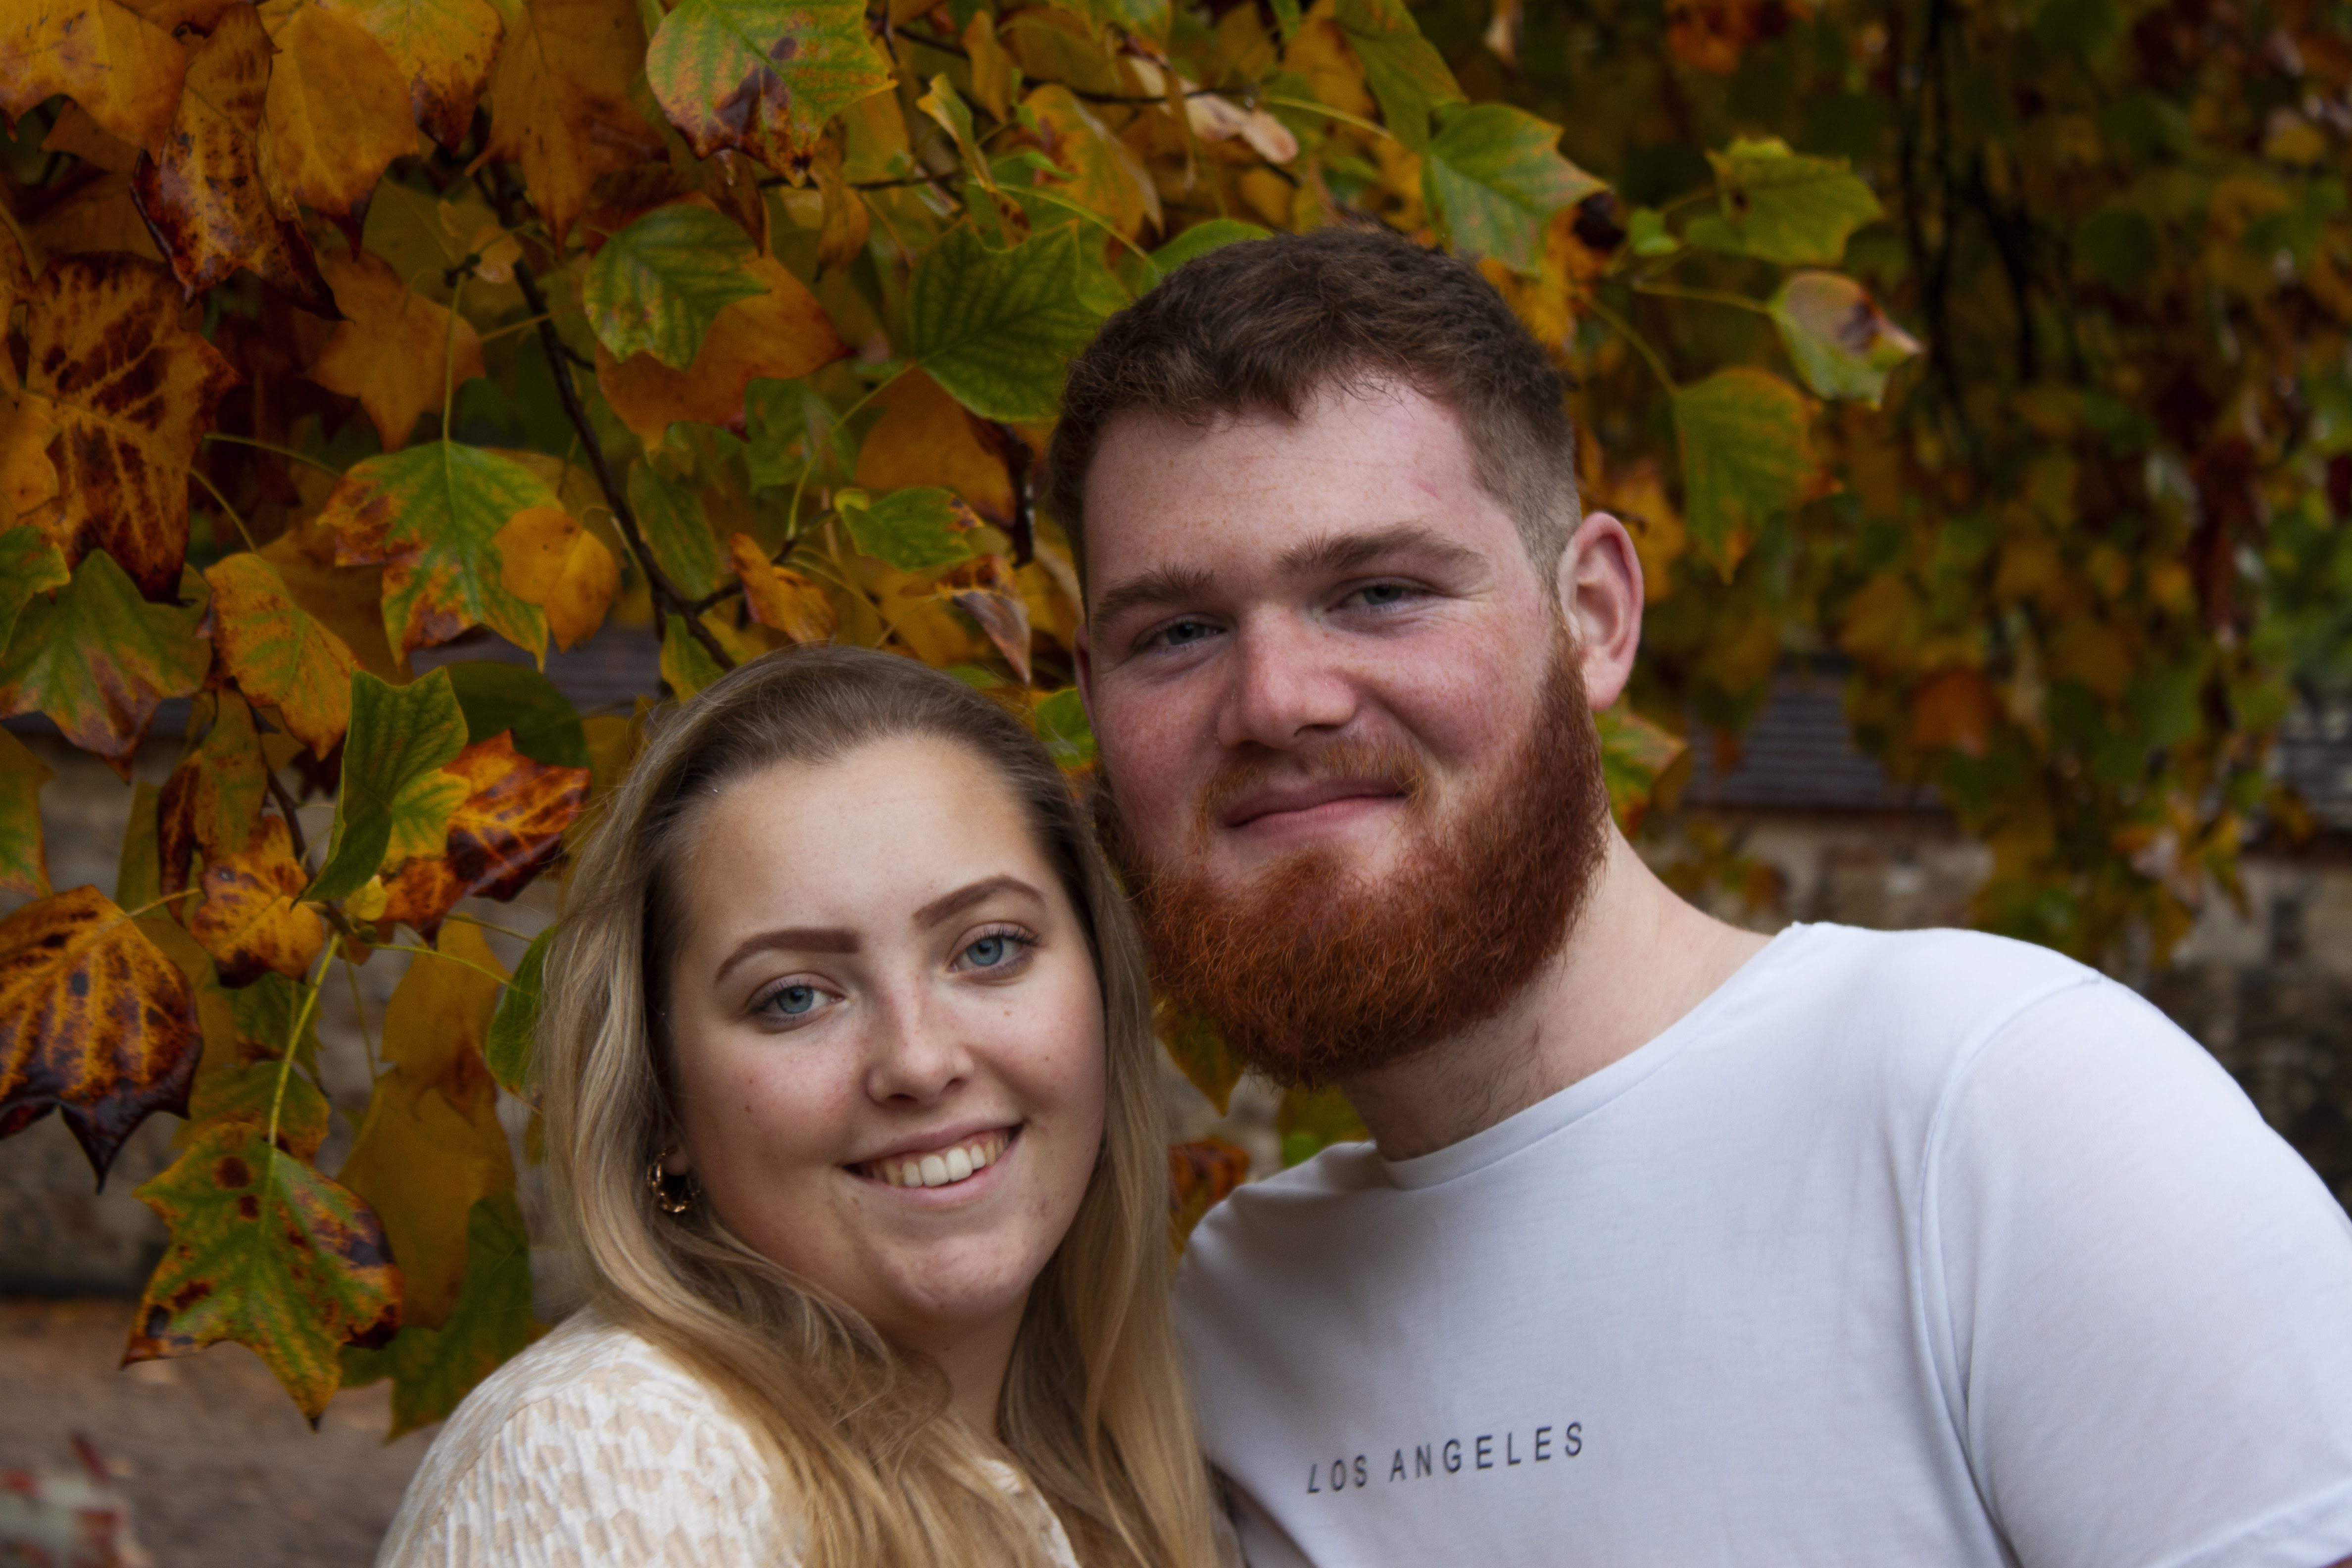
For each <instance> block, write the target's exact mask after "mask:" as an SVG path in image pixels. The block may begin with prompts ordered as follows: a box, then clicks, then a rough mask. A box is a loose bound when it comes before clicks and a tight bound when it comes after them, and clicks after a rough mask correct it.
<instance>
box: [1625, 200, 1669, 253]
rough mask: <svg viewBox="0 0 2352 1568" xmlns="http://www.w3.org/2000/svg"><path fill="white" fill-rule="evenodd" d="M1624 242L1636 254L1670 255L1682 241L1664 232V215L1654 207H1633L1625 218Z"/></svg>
mask: <svg viewBox="0 0 2352 1568" xmlns="http://www.w3.org/2000/svg"><path fill="white" fill-rule="evenodd" d="M1625 244H1626V246H1627V247H1629V248H1630V249H1632V251H1633V254H1634V255H1636V256H1672V255H1673V254H1674V253H1675V251H1677V250H1680V249H1681V248H1682V241H1681V240H1678V239H1676V238H1675V237H1674V236H1673V235H1671V234H1669V233H1667V232H1666V219H1665V215H1664V213H1661V212H1659V211H1658V209H1657V208H1655V207H1635V208H1634V209H1633V212H1632V213H1631V214H1630V215H1628V216H1627V217H1626V219H1625Z"/></svg>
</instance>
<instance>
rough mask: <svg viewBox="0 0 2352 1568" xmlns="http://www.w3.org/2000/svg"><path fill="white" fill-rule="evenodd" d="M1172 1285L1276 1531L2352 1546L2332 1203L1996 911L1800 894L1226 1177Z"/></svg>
mask: <svg viewBox="0 0 2352 1568" xmlns="http://www.w3.org/2000/svg"><path fill="white" fill-rule="evenodd" d="M1177 1304H1178V1313H1179V1323H1180V1326H1181V1330H1182V1332H1183V1336H1184V1340H1185V1343H1186V1347H1187V1350H1188V1352H1189V1353H1190V1355H1191V1358H1192V1367H1193V1371H1194V1375H1195V1378H1196V1381H1197V1384H1198V1387H1199V1394H1200V1405H1201V1415H1202V1431H1203V1434H1204V1438H1205V1442H1206V1446H1207V1448H1208V1452H1209V1456H1210V1458H1211V1459H1212V1460H1213V1463H1214V1464H1215V1465H1216V1467H1217V1468H1218V1469H1219V1470H1220V1471H1221V1472H1222V1473H1223V1477H1224V1478H1225V1479H1226V1482H1227V1484H1228V1486H1229V1488H1230V1489H1231V1491H1232V1494H1233V1499H1234V1507H1235V1510H1236V1512H1237V1515H1238V1522H1239V1525H1240V1528H1241V1535H1242V1545H1243V1549H1244V1552H1246V1553H1247V1555H1248V1558H1249V1561H1250V1563H1251V1564H1252V1565H1253V1568H1295V1565H1297V1564H1304V1563H1312V1564H1316V1565H1318V1568H1422V1565H1425V1564H1463V1565H1466V1568H1506V1565H1509V1564H1519V1563H1528V1564H1537V1563H1540V1564H1545V1565H1548V1568H1549V1565H1554V1564H1559V1565H1566V1564H1591V1565H1593V1568H1641V1565H1643V1564H1656V1565H1658V1568H1710V1565H1714V1564H1738V1565H1740V1568H1750V1565H1756V1564H1784V1563H1785V1564H1791V1565H1800V1568H1830V1565H1832V1564H1845V1563H1851V1564H1857V1565H1864V1564H1866V1565H1868V1568H1898V1565H1899V1568H1911V1565H1915V1564H1919V1565H1937V1568H1942V1565H1965V1568H2007V1565H2010V1564H2021V1565H2023V1568H2158V1565H2163V1568H2224V1565H2227V1568H2257V1565H2260V1568H2323V1565H2325V1564H2330V1563H2335V1562H2336V1560H2337V1559H2338V1558H2342V1557H2345V1556H2346V1555H2347V1554H2352V1224H2347V1220H2346V1216H2345V1214H2344V1211H2343V1210H2342V1209H2341V1208H2340V1207H2338V1206H2337V1205H2336V1201H2335V1200H2334V1198H2332V1197H2331V1196H2330V1195H2329V1194H2328V1193H2327V1191H2326V1188H2325V1187H2324V1186H2323V1185H2322V1184H2320V1182H2319V1181H2318V1179H2317V1178H2316V1177H2315V1175H2314V1174H2313V1173H2312V1172H2311V1170H2310V1168H2309V1167H2308V1166H2306V1165H2305V1164H2304V1163H2303V1162H2302V1161H2301V1160H2299V1159H2298V1158H2296V1156H2295V1154H2294V1151H2293V1150H2291V1149H2289V1148H2288V1147H2287V1145H2286V1144H2285V1143H2284V1142H2281V1141H2280V1139H2279V1138H2278V1137H2277V1136H2275V1135H2274V1134H2273V1132H2272V1131H2270V1130H2269V1129H2268V1128H2267V1127H2266V1126H2264V1125H2263V1121H2262V1119H2261V1117H2260V1116H2259V1115H2258V1114H2257V1113H2256V1112H2255V1110H2254V1109H2253V1107H2252V1105H2251V1104H2250V1103H2249V1102H2248V1101H2247V1100H2246V1098H2245V1096H2244V1095H2242V1093H2240V1092H2239V1090H2238V1089H2237V1088H2236V1086H2235V1085H2234V1084H2232V1083H2231V1080H2230V1079H2229V1077H2228V1075H2227V1074H2226V1073H2224V1072H2223V1071H2222V1070H2221V1068H2220V1067H2219V1066H2218V1065H2217V1064H2216V1063H2215V1062H2214V1061H2213V1059H2212V1058H2210V1056H2208V1055H2207V1054H2206V1053H2205V1051H2204V1050H2203V1049H2202V1048H2200V1047H2199V1046H2198V1045H2197V1044H2196V1042H2194V1041H2193V1040H2191V1039H2189V1037H2187V1036H2185V1035H2183V1034H2182V1033H2181V1032H2180V1031H2179V1029H2177V1028H2175V1027H2174V1026H2172V1025H2171V1024H2170V1023H2168V1021H2167V1020H2166V1019H2165V1018H2164V1017H2163V1016H2162V1015H2161V1014H2159V1013H2158V1012H2157V1011H2156V1010H2155V1009H2154V1008H2152V1007H2150V1006H2148V1005H2147V1004H2146V1003H2144V1002H2142V1001H2141V1000H2140V999H2139V998H2138V997H2137V996H2136V995H2134V994H2132V993H2131V992H2130V991H2129V990H2127V989H2126V988H2125V987H2123V986H2120V985H2117V984H2113V983H2112V982H2110V981H2107V980H2105V979H2104V978H2102V977H2101V976H2100V975H2098V974H2096V973H2093V972H2092V971H2090V970H2087V969H2084V968H2083V967H2081V966H2080V965H2078V964H2075V963H2070V962H2069V961H2067V960H2065V959H2063V958H2061V957H2058V956H2056V955H2054V954H2052V953H2049V952H2043V951H2042V950H2040V949H2038V948H2033V947H2029V946H2026V945H2023V944H2021V943H2017V942H2004V941H2001V940H2000V939H1998V938H1993V937H1986V936H1979V935H1974V934H1970V933H1966V932H1959V931H1924V932H1914V933H1907V934H1901V935H1893V934H1882V933H1876V932H1870V931H1856V930H1852V929H1849V928H1844V927H1837V926H1800V927H1796V928H1793V929H1791V930H1790V931H1785V932H1783V933H1782V934H1781V935H1780V937H1779V938H1777V939H1776V940H1775V941H1774V942H1772V943H1771V945H1770V946H1769V947H1768V948H1767V949H1765V951H1764V952H1761V953H1760V954H1759V955H1758V956H1757V957H1756V958H1755V959H1753V960H1752V961H1750V962H1749V963H1748V965H1747V966H1746V967H1745V968H1743V969H1742V970H1740V971H1739V973H1737V974H1736V975H1734V976H1733V977H1732V978H1731V979H1730V980H1729V981H1728V982H1727V983H1726V984H1724V985H1723V986H1722V987H1721V988H1720V989H1719V990H1717V992H1716V993H1715V994H1713V995H1712V996H1710V997H1708V998H1707V999H1706V1001H1705V1002H1704V1003H1702V1004H1701V1005H1699V1006H1698V1007H1697V1008H1696V1009H1695V1010H1694V1011H1693V1012H1692V1013H1691V1014H1690V1015H1689V1016H1686V1017H1685V1018H1683V1019H1682V1020H1681V1021H1680V1022H1679V1023H1677V1024H1675V1026H1673V1027H1672V1028H1670V1029H1668V1030H1667V1031H1666V1032H1665V1033H1664V1034H1663V1035H1660V1036H1659V1037H1657V1038H1655V1039H1654V1040H1652V1041H1651V1042H1649V1043H1648V1044H1647V1045H1645V1046H1643V1047H1641V1048H1640V1049H1639V1050H1636V1051H1634V1052H1633V1054H1632V1055H1630V1056H1628V1057H1626V1058H1623V1059H1622V1060H1621V1061H1618V1062H1616V1063H1614V1064H1612V1066H1610V1067H1608V1068H1604V1069H1603V1070H1601V1072H1598V1073H1595V1074H1593V1075H1592V1076H1591V1077H1590V1078H1588V1079H1584V1080H1582V1081H1581V1082H1579V1083H1577V1084H1574V1085H1572V1086H1570V1088H1568V1089H1564V1090H1562V1091H1561V1092H1560V1093H1559V1094H1557V1095H1554V1096H1552V1097H1551V1098H1550V1099H1549V1100H1544V1101H1542V1102H1541V1103H1539V1104H1537V1105H1535V1106H1532V1107H1530V1108H1528V1110H1524V1111H1521V1112H1520V1113H1519V1114H1517V1115H1516V1116H1513V1117H1511V1118H1510V1119H1509V1120H1507V1121H1503V1122H1501V1123H1499V1124H1497V1125H1496V1126H1494V1127H1491V1128H1488V1129H1487V1130H1486V1131H1483V1132H1479V1133H1477V1134H1475V1135H1474V1136H1472V1137H1470V1138H1467V1139H1465V1140H1463V1141H1462V1142H1459V1143H1455V1144H1454V1145H1452V1146H1451V1147H1448V1148H1445V1149H1442V1150H1439V1151H1438V1152H1435V1153H1433V1154H1428V1155H1424V1156H1423V1157H1421V1158H1419V1159H1413V1160H1404V1161H1394V1162H1391V1161H1384V1160H1382V1159H1381V1157H1380V1156H1379V1154H1378V1153H1377V1152H1375V1151H1374V1150H1373V1148H1372V1147H1371V1146H1370V1144H1363V1143H1355V1144H1344V1145H1339V1146H1336V1147H1334V1148H1331V1149H1328V1150H1326V1151H1324V1152H1322V1153H1321V1154H1319V1155H1318V1156H1317V1157H1316V1158H1315V1159H1313V1160H1311V1161H1309V1162H1307V1163H1306V1164H1304V1165H1301V1166H1299V1167H1298V1168H1297V1169H1296V1170H1294V1171H1290V1172H1288V1173H1285V1174H1283V1175H1281V1176H1278V1177H1276V1178H1275V1179H1273V1180H1271V1181H1267V1182H1264V1183H1261V1184H1255V1185H1253V1186H1249V1187H1245V1188H1244V1189H1242V1190H1241V1191H1240V1192H1237V1193H1235V1194H1234V1195H1233V1196H1232V1197H1231V1198H1229V1199H1227V1200H1226V1201H1225V1203H1224V1204H1223V1205H1221V1206H1220V1207H1219V1208H1218V1209H1217V1210H1216V1211H1214V1212H1213V1213H1212V1214H1211V1215H1209V1217H1208V1218H1207V1219H1206V1220H1205V1221H1204V1222H1203V1223H1202V1226H1200V1228H1199V1229H1198V1230H1197V1231H1196V1232H1195V1233H1194V1236H1193V1239H1192V1244H1191V1246H1190V1247H1189V1248H1188V1250H1187V1253H1186V1257H1185V1261H1184V1266H1183V1268H1182V1272H1181V1280H1180V1283H1179V1286H1178V1295H1177Z"/></svg>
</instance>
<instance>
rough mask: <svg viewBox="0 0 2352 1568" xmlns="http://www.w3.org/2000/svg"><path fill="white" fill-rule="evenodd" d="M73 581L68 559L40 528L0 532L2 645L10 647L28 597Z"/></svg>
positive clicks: (0, 632)
mask: <svg viewBox="0 0 2352 1568" xmlns="http://www.w3.org/2000/svg"><path fill="white" fill-rule="evenodd" d="M72 580H73V574H72V573H70V572H68V571H67V570H66V558H65V557H64V556H63V555H62V554H60V553H58V547H57V546H56V545H55V544H53V543H51V542H49V536H48V535H47V534H46V533H43V532H42V531H40V530H39V529H37V528H34V527H31V526H29V525H27V526H25V527H21V528H12V529H10V530H8V531H7V532H5V533H0V648H5V647H7V646H8V639H9V636H10V634H11V633H13V632H14V631H15V630H16V616H18V615H19V614H20V613H22V611H23V610H24V608H25V602H26V600H27V599H30V598H31V597H32V596H33V595H36V594H46V593H48V592H49V591H50V590H52V589H55V588H62V587H64V586H65V585H66V584H68V583H69V582H71V581H72Z"/></svg>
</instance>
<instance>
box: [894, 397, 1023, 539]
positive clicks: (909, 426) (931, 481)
mask: <svg viewBox="0 0 2352 1568" xmlns="http://www.w3.org/2000/svg"><path fill="white" fill-rule="evenodd" d="M876 401H877V403H879V404H880V405H882V417H881V418H879V419H877V420H876V421H875V423H874V428H873V429H871V430H869V431H867V432H866V441H865V444H864V445H863V446H861V447H858V449H857V474H856V483H857V484H858V485H859V486H860V487H861V488H863V489H869V490H874V491H877V492H881V491H885V490H895V489H904V488H906V487H908V486H910V485H938V486H940V487H942V488H944V489H950V490H953V491H955V492H956V493H957V494H958V495H960V496H961V497H962V498H963V499H964V501H965V503H966V504H967V505H969V506H970V507H971V510H974V511H976V512H978V513H980V515H981V516H982V517H984V518H986V519H988V521H991V522H992V523H995V524H996V525H997V526H998V527H1000V528H1003V527H1007V526H1010V525H1011V523H1012V521H1013V479H1012V476H1011V475H1010V474H1008V473H1007V472H1006V471H1005V467H1004V459H1003V458H1000V457H999V456H997V454H996V452H995V451H994V450H993V449H992V447H990V446H989V445H988V444H987V443H986V442H985V441H983V440H982V438H981V434H980V429H979V426H977V425H976V424H975V422H974V421H973V419H972V416H971V415H969V414H967V413H965V412H964V409H963V405H961V404H960V403H958V402H957V401H956V400H955V399H954V398H952V397H950V396H949V395H947V394H946V393H945V392H944V391H942V390H940V384H939V383H938V382H936V381H933V380H932V379H931V378H930V377H929V376H928V375H926V374H923V373H922V372H921V371H919V370H918V371H910V372H908V374H905V375H902V376H900V377H899V378H898V380H897V381H895V382H893V383H891V384H890V385H889V386H888V387H887V388H885V389H884V391H883V393H882V395H881V396H880V397H879V398H877V399H876Z"/></svg>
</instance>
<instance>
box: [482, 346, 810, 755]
mask: <svg viewBox="0 0 2352 1568" xmlns="http://www.w3.org/2000/svg"><path fill="white" fill-rule="evenodd" d="M791 385H793V383H791V382H777V381H760V382H753V383H752V386H753V387H754V388H755V389H757V388H768V387H777V386H791ZM752 460H753V458H752V457H751V453H750V452H749V451H748V450H747V451H746V453H745V463H746V465H747V466H748V465H749V464H750V463H751V461H752ZM787 482H790V481H787ZM754 488H755V489H756V488H757V485H756V482H755V485H754ZM629 510H632V511H634V512H635V513H636V514H637V526H638V528H640V529H642V530H643V531H644V532H645V536H646V549H648V550H650V551H652V552H653V554H654V564H656V565H657V566H659V567H660V568H661V569H662V572H663V574H664V575H666V576H667V577H668V578H669V580H670V581H671V582H673V583H675V584H677V588H678V592H680V593H682V594H684V595H686V596H687V597H688V598H689V599H699V598H701V597H702V596H703V595H707V594H709V593H710V592H711V591H712V590H714V589H716V588H717V587H718V586H719V584H720V583H721V582H723V581H725V574H726V571H727V563H726V561H725V560H724V559H723V558H722V557H721V556H720V555H719V536H718V535H717V534H715V533H713V532H711V531H710V521H709V519H708V518H706V517H705V516H704V515H703V511H702V495H701V492H700V491H698V490H696V489H693V488H692V487H690V486H688V485H682V484H679V483H678V482H677V481H676V480H675V479H664V478H663V477H662V476H661V475H660V474H658V473H656V471H655V470H654V468H653V466H652V465H651V464H649V463H639V464H638V465H636V467H635V468H631V469H630V470H629ZM517 744H518V745H519V744H520V742H517Z"/></svg>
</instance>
